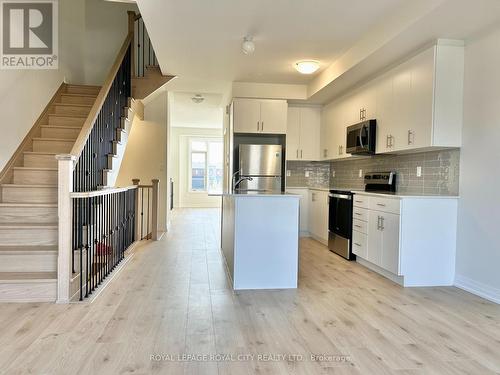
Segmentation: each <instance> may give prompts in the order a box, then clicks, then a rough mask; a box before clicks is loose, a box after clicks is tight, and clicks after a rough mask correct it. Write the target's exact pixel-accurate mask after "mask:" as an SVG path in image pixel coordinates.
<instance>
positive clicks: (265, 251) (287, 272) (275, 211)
mask: <svg viewBox="0 0 500 375" xmlns="http://www.w3.org/2000/svg"><path fill="white" fill-rule="evenodd" d="M224 200H230V201H234V217H231V216H233V215H232V214H233V213H231V208H232V207H231V206H232V203H233V202H226V203H225V204H224V206H223V209H224V212H223V215H227V216H229V220H228V221H229V222H233V220H234V228H233V227H232V223H228V222H225V228H223V232H225V234H223V237H226V241H224V240H223V249H222V251H223V253H224V255H225V258H226V262H228V263H233V262H234V268H233V267H231V266H232V264H228V269H229V272H230V274H231V276H232V278H233V287H234V289H288V288H296V287H297V278H298V259H299V242H298V241H299V196H296V195H281V196H271V195H254V196H243V197H242V196H229V197H228V196H225V197H224ZM227 216H226V217H227ZM224 221H225V220H224ZM223 225H224V224H223ZM233 230H234V237H233V235H232V234H231V233H228V232H232V231H233ZM233 238H234V246H231V244H230V242H231V240H232V239H233ZM231 271H232V272H231Z"/></svg>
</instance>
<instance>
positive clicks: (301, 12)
mask: <svg viewBox="0 0 500 375" xmlns="http://www.w3.org/2000/svg"><path fill="white" fill-rule="evenodd" d="M407 1H408V0H349V1H346V0H313V1H312V0H247V1H243V0H209V1H207V0H167V1H166V0H139V1H138V6H139V9H140V10H141V13H142V15H143V17H144V19H145V22H146V25H147V27H148V29H149V32H150V35H152V36H153V45H154V47H155V51H156V52H157V55H158V58H159V61H160V62H161V63H162V71H164V72H168V73H169V74H173V75H177V76H186V75H189V76H192V77H197V78H206V77H210V79H216V80H217V79H220V80H225V81H251V82H273V83H306V82H308V81H309V80H310V79H311V76H304V75H301V74H299V73H297V72H296V71H295V69H294V67H293V64H294V62H296V61H298V60H301V59H315V60H319V61H320V62H321V68H322V69H324V68H325V67H327V66H328V65H330V64H331V63H332V62H333V61H334V60H335V59H336V58H337V57H339V56H340V55H341V54H342V53H343V52H344V51H345V50H346V49H348V48H349V47H350V46H351V45H352V44H353V43H354V42H355V41H356V40H357V39H359V38H360V37H361V36H362V35H363V34H364V33H366V32H367V31H368V30H369V29H370V28H371V27H373V26H374V25H375V24H377V23H379V22H380V21H381V19H383V18H384V17H386V16H387V14H389V13H391V12H392V10H393V9H394V8H395V7H399V6H401V5H402V4H404V3H405V2H407ZM419 1H421V0H419ZM247 34H251V35H253V36H254V41H255V43H256V51H255V53H254V54H253V55H250V56H246V55H244V54H243V53H242V52H241V43H242V40H243V37H244V36H245V35H247Z"/></svg>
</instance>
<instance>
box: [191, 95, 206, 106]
mask: <svg viewBox="0 0 500 375" xmlns="http://www.w3.org/2000/svg"><path fill="white" fill-rule="evenodd" d="M191 100H192V101H193V102H194V103H196V104H200V103H201V102H202V101H204V100H205V98H204V97H203V96H202V95H201V94H196V95H195V96H193V97H192V98H191Z"/></svg>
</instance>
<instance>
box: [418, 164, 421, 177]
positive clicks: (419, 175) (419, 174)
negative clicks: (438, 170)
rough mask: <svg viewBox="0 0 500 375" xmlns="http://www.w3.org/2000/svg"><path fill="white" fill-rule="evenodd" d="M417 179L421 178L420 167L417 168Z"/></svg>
mask: <svg viewBox="0 0 500 375" xmlns="http://www.w3.org/2000/svg"><path fill="white" fill-rule="evenodd" d="M417 177H422V167H421V166H418V167H417Z"/></svg>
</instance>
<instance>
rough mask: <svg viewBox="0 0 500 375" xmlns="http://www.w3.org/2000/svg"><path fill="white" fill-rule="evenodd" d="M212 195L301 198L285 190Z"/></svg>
mask: <svg viewBox="0 0 500 375" xmlns="http://www.w3.org/2000/svg"><path fill="white" fill-rule="evenodd" d="M208 195H209V196H210V197H234V198H251V197H252V198H253V197H259V198H263V197H264V198H266V197H282V198H300V195H298V194H293V193H286V192H285V193H283V192H274V193H266V192H247V193H245V192H237V193H209V194H208Z"/></svg>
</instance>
